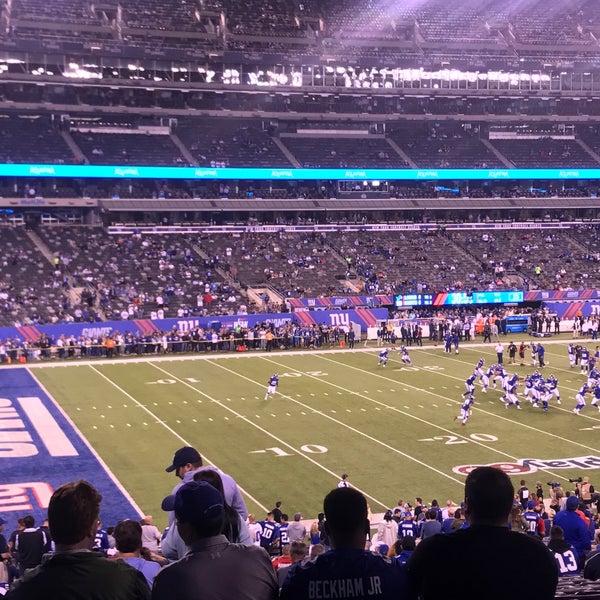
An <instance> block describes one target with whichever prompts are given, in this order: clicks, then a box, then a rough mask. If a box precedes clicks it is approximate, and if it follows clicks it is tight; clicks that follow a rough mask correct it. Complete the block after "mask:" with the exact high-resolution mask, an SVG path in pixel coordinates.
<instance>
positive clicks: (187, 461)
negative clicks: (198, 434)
mask: <svg viewBox="0 0 600 600" xmlns="http://www.w3.org/2000/svg"><path fill="white" fill-rule="evenodd" d="M204 470H213V471H216V472H217V473H218V474H219V475H220V476H221V481H222V482H223V490H224V494H225V500H226V501H227V504H229V506H231V507H232V508H234V509H235V510H236V511H237V512H238V513H239V515H240V517H241V518H242V520H243V521H245V520H246V518H247V517H248V510H247V508H246V503H245V502H244V499H243V497H242V494H241V492H240V490H239V488H238V485H237V483H236V482H235V480H234V479H233V477H231V476H230V475H227V474H226V473H223V472H222V471H220V470H219V469H217V468H216V467H214V466H212V465H207V466H204V464H203V461H202V457H201V456H200V453H199V452H198V450H196V449H195V448H192V447H191V446H184V447H183V448H179V450H177V452H175V454H174V456H173V461H172V463H171V464H170V465H169V466H168V467H167V468H166V469H165V471H166V472H167V473H175V475H176V476H177V477H179V478H180V479H181V482H180V483H178V484H177V485H176V486H175V487H174V488H173V491H172V492H171V493H172V494H176V493H177V490H179V488H180V487H181V486H183V485H184V484H185V483H189V482H190V481H193V480H194V475H195V474H196V473H198V472H200V471H204ZM164 510H167V509H164ZM174 522H175V515H174V514H173V512H172V511H170V512H169V530H168V532H167V534H166V535H165V536H164V538H163V539H162V541H161V549H162V553H163V556H165V557H166V558H168V559H169V560H178V559H180V558H182V557H183V556H184V555H185V552H186V549H185V544H183V543H182V540H181V537H180V536H179V535H178V533H177V529H176V527H174Z"/></svg>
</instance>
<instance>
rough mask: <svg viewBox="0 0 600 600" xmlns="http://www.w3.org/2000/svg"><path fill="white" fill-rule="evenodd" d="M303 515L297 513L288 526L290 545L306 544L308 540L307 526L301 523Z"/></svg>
mask: <svg viewBox="0 0 600 600" xmlns="http://www.w3.org/2000/svg"><path fill="white" fill-rule="evenodd" d="M301 521H302V514H301V513H296V514H295V515H294V520H293V521H292V522H291V523H290V524H289V526H288V539H289V540H290V544H293V543H294V542H304V541H305V540H306V526H305V525H304V524H303V523H302V522H301Z"/></svg>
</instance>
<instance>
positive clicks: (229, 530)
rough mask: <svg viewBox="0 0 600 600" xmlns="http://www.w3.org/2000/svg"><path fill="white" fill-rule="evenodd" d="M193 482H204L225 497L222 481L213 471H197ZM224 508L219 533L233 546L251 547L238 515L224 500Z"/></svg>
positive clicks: (243, 523)
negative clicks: (221, 528)
mask: <svg viewBox="0 0 600 600" xmlns="http://www.w3.org/2000/svg"><path fill="white" fill-rule="evenodd" d="M194 481H206V482H208V483H210V485H212V486H213V487H214V488H216V489H217V490H218V491H219V492H220V494H221V495H222V496H223V497H224V496H225V490H224V489H223V479H222V478H221V476H220V475H219V473H218V472H217V471H215V470H214V469H202V470H200V471H198V472H197V473H195V474H194ZM224 506H225V520H224V523H223V531H222V532H221V533H222V534H223V535H224V536H225V537H226V538H227V539H228V540H229V541H230V542H232V543H234V544H244V545H245V546H251V545H252V539H251V537H250V531H249V530H248V526H247V525H246V523H245V522H244V520H243V519H242V517H241V515H240V513H238V512H237V510H235V508H233V507H231V506H229V504H228V503H227V501H226V500H225V501H224Z"/></svg>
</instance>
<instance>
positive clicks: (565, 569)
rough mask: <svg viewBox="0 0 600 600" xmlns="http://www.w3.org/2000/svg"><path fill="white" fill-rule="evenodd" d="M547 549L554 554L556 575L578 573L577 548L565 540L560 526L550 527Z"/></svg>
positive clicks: (563, 575)
mask: <svg viewBox="0 0 600 600" xmlns="http://www.w3.org/2000/svg"><path fill="white" fill-rule="evenodd" d="M548 550H550V551H551V552H552V553H553V554H554V558H555V559H556V566H557V568H558V575H559V576H560V577H565V576H568V575H577V574H578V573H579V564H578V561H577V550H575V548H574V547H573V546H572V545H571V544H569V542H567V541H566V540H565V536H564V532H563V530H562V527H559V526H558V525H553V526H552V527H551V528H550V541H549V542H548Z"/></svg>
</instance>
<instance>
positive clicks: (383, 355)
mask: <svg viewBox="0 0 600 600" xmlns="http://www.w3.org/2000/svg"><path fill="white" fill-rule="evenodd" d="M389 353H390V349H389V348H384V349H383V350H382V351H381V352H380V353H379V362H378V363H377V366H379V365H381V366H382V367H385V366H386V365H387V361H388V354H389Z"/></svg>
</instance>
